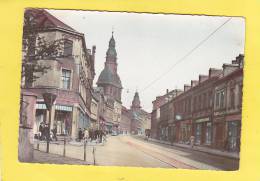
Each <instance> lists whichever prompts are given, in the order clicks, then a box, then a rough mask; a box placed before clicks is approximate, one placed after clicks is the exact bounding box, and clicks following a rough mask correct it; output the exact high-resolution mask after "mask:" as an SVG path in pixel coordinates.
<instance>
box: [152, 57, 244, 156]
mask: <svg viewBox="0 0 260 181" xmlns="http://www.w3.org/2000/svg"><path fill="white" fill-rule="evenodd" d="M243 59H244V57H243V55H239V56H238V57H236V60H233V61H232V64H224V65H223V67H222V69H214V68H210V69H209V73H208V75H199V80H198V81H195V80H192V81H191V85H184V91H183V92H182V91H178V92H176V94H175V96H173V97H171V99H167V98H168V96H169V92H168V91H167V93H166V94H165V95H163V96H159V97H157V98H156V100H155V101H153V111H152V114H151V115H152V118H151V119H152V123H151V125H152V126H151V127H152V137H153V138H156V139H160V140H164V141H169V142H177V143H183V144H189V142H190V137H191V136H194V137H195V144H196V145H199V146H207V147H211V148H216V149H225V150H228V151H239V148H240V129H241V106H242V86H243ZM174 91H176V90H174ZM171 92H173V91H171Z"/></svg>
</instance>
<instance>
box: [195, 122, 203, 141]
mask: <svg viewBox="0 0 260 181" xmlns="http://www.w3.org/2000/svg"><path fill="white" fill-rule="evenodd" d="M201 131H202V126H201V124H196V130H195V143H196V144H198V145H199V144H200V143H201Z"/></svg>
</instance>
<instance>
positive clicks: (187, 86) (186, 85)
mask: <svg viewBox="0 0 260 181" xmlns="http://www.w3.org/2000/svg"><path fill="white" fill-rule="evenodd" d="M190 88H191V86H190V85H188V84H184V92H186V91H187V90H189V89H190Z"/></svg>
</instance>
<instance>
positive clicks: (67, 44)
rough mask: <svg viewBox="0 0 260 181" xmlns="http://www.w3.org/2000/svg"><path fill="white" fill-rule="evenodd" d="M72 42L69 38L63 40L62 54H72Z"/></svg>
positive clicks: (66, 55)
mask: <svg viewBox="0 0 260 181" xmlns="http://www.w3.org/2000/svg"><path fill="white" fill-rule="evenodd" d="M72 49H73V42H72V41H71V40H65V41H64V50H63V55H64V56H65V57H68V56H72Z"/></svg>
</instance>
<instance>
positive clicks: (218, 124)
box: [213, 55, 244, 151]
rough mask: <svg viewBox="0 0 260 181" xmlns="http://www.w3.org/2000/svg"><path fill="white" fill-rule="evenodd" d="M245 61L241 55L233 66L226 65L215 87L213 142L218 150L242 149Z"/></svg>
mask: <svg viewBox="0 0 260 181" xmlns="http://www.w3.org/2000/svg"><path fill="white" fill-rule="evenodd" d="M243 60H244V56H243V55H239V56H238V57H237V58H236V60H233V61H232V64H224V65H223V73H222V74H221V76H220V77H219V79H218V81H217V82H216V83H215V86H214V89H215V90H214V92H215V102H214V115H213V142H214V147H215V148H218V149H226V150H229V151H239V149H240V131H241V110H242V94H243V92H242V90H243V89H242V88H243Z"/></svg>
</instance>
